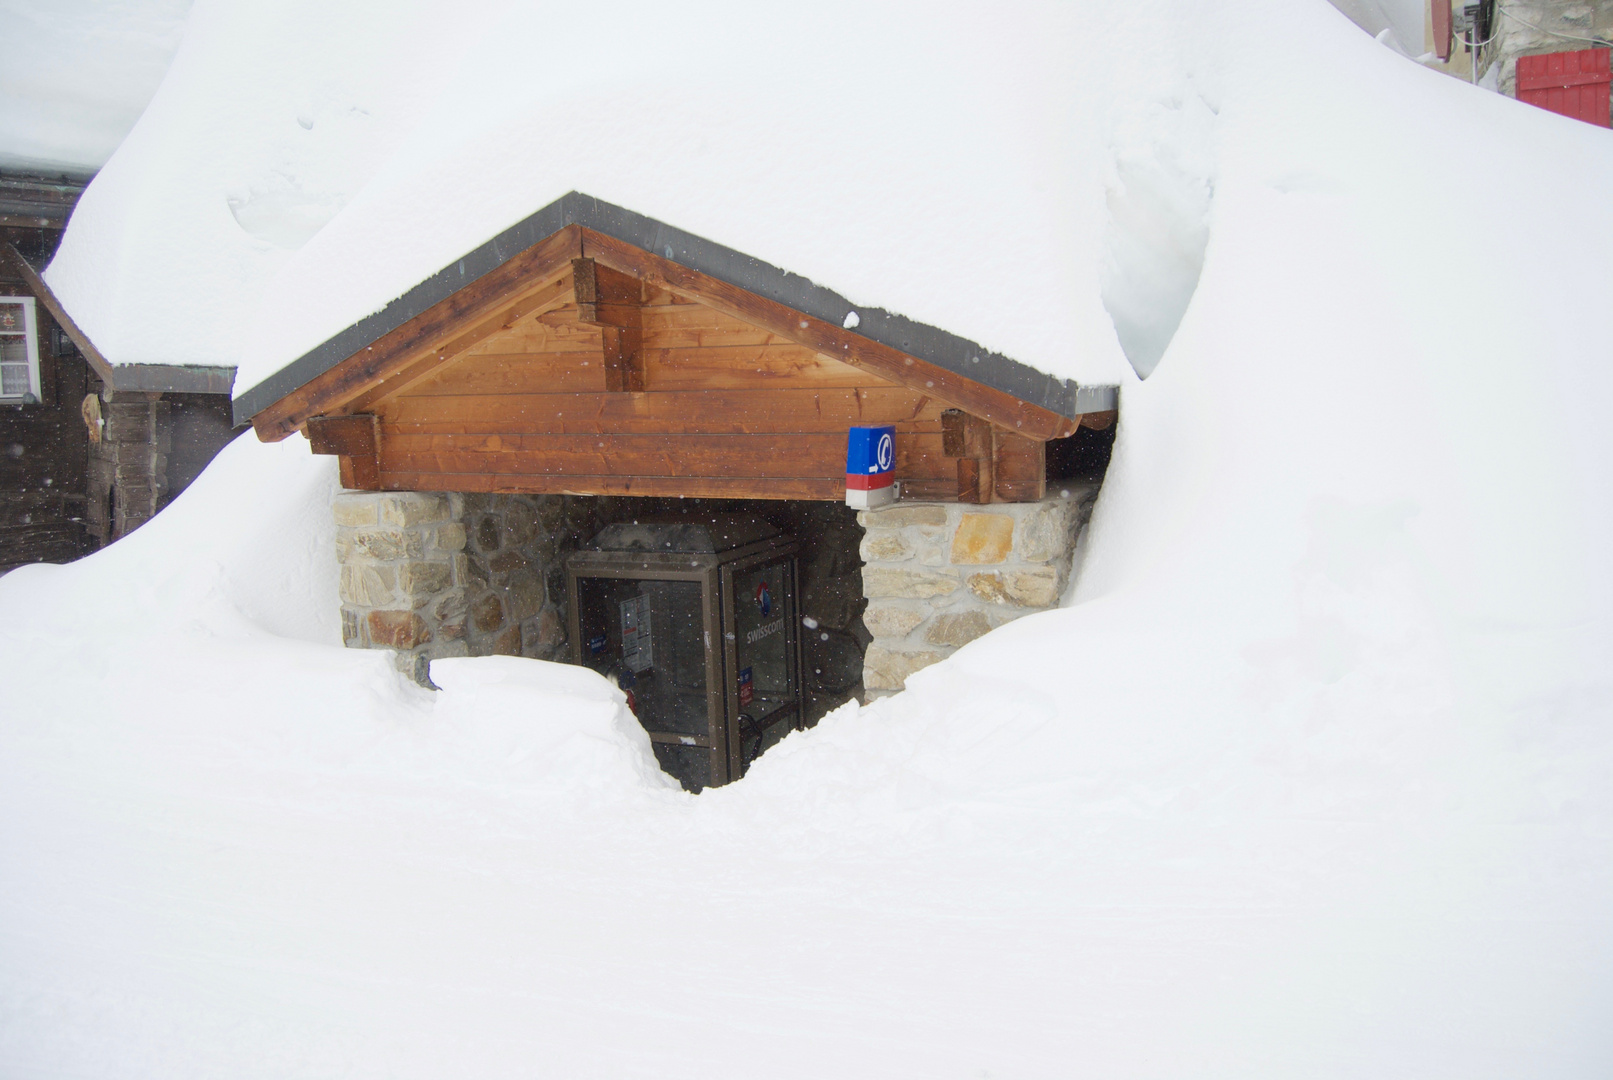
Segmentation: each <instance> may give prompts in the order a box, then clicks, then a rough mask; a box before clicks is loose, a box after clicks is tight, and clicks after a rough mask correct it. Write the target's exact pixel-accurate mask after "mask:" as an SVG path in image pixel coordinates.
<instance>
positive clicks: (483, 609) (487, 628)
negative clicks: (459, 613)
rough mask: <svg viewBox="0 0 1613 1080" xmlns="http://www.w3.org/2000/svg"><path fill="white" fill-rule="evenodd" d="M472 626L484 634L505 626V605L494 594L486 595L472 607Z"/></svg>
mask: <svg viewBox="0 0 1613 1080" xmlns="http://www.w3.org/2000/svg"><path fill="white" fill-rule="evenodd" d="M470 624H471V625H472V626H474V627H475V628H476V629H477V630H479V631H481V632H482V633H484V634H486V633H490V632H492V631H494V630H497V629H498V628H499V627H501V626H503V625H504V605H503V604H502V603H501V602H500V601H499V598H498V597H496V596H494V595H493V594H492V593H485V594H483V595H482V596H479V597H477V598H476V600H475V601H474V602H472V604H471V605H470Z"/></svg>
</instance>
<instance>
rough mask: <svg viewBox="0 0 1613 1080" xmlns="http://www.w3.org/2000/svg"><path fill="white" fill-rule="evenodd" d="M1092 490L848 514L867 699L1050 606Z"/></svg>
mask: <svg viewBox="0 0 1613 1080" xmlns="http://www.w3.org/2000/svg"><path fill="white" fill-rule="evenodd" d="M1097 493H1098V486H1097V484H1096V483H1091V484H1066V485H1062V486H1061V490H1060V492H1059V493H1058V494H1056V495H1054V496H1053V497H1051V498H1049V499H1046V500H1043V501H1042V502H1038V503H995V504H991V505H986V506H969V505H961V504H956V503H907V502H903V503H899V504H897V505H895V506H892V507H888V508H886V509H883V510H868V511H864V512H863V513H861V514H859V515H858V516H857V520H858V521H859V522H861V524H862V525H863V527H864V528H865V529H866V530H867V532H866V534H865V535H864V537H863V542H862V557H863V560H864V566H863V592H864V594H865V595H866V596H867V597H868V607H867V610H865V611H864V612H863V622H864V624H865V625H866V626H867V628H868V631H869V633H871V634H872V635H873V642H872V643H871V644H870V645H869V646H868V649H867V652H866V653H865V655H864V666H863V685H864V687H865V691H866V693H867V696H868V697H870V698H874V697H880V696H882V695H883V694H887V693H891V692H894V691H897V690H900V689H902V688H903V686H904V685H905V683H906V680H907V677H908V676H909V675H911V674H912V673H913V672H915V671H918V670H919V669H921V668H925V667H928V666H930V665H931V664H933V663H935V662H937V661H938V660H941V659H943V658H945V657H947V656H950V655H951V654H952V653H954V652H956V651H957V650H958V648H959V647H960V646H963V645H966V644H968V643H969V642H971V641H973V640H974V639H975V638H977V637H979V636H980V635H982V634H984V633H986V632H987V631H989V630H993V629H995V628H996V627H998V626H1001V625H1002V624H1003V623H1005V622H1009V621H1011V620H1013V619H1017V618H1020V617H1021V616H1024V615H1029V614H1031V613H1032V612H1035V611H1044V610H1046V609H1048V608H1052V607H1057V606H1058V602H1059V598H1060V597H1061V596H1063V595H1064V590H1065V587H1066V586H1067V585H1068V584H1069V580H1070V571H1071V565H1072V562H1073V558H1074V554H1075V543H1076V537H1077V535H1078V534H1079V533H1080V530H1081V527H1082V526H1083V525H1084V524H1086V521H1087V518H1088V517H1089V516H1090V515H1091V512H1092V503H1093V501H1094V500H1095V499H1096V498H1097Z"/></svg>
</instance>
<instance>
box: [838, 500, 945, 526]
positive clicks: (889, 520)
mask: <svg viewBox="0 0 1613 1080" xmlns="http://www.w3.org/2000/svg"><path fill="white" fill-rule="evenodd" d="M946 523H947V508H946V507H945V506H942V505H941V504H940V503H913V504H912V505H909V506H887V507H886V508H885V509H883V510H859V511H858V512H857V524H859V525H861V526H863V527H864V528H865V529H900V528H903V527H905V526H908V525H945V524H946Z"/></svg>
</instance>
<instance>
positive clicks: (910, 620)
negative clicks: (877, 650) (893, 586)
mask: <svg viewBox="0 0 1613 1080" xmlns="http://www.w3.org/2000/svg"><path fill="white" fill-rule="evenodd" d="M926 618H928V615H927V613H925V612H924V611H921V610H919V609H917V608H911V607H904V606H902V605H901V604H895V603H891V602H890V601H888V600H875V601H872V602H870V603H869V605H868V610H866V611H864V612H863V625H864V626H866V627H868V632H869V633H870V634H873V635H874V636H875V637H876V638H904V637H906V636H907V635H908V634H910V633H912V632H913V630H914V628H915V627H917V626H918V624H919V623H921V622H923V621H924V620H925V619H926Z"/></svg>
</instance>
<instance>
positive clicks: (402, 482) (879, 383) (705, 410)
mask: <svg viewBox="0 0 1613 1080" xmlns="http://www.w3.org/2000/svg"><path fill="white" fill-rule="evenodd" d="M580 314H581V313H580V312H579V305H578V304H577V302H576V301H575V300H574V299H567V300H564V301H557V302H555V303H552V304H546V305H543V306H542V307H541V309H539V310H535V311H534V312H532V313H530V314H528V315H526V316H523V317H521V318H520V319H517V320H515V321H514V322H512V323H510V324H509V325H508V326H504V327H502V328H500V329H498V330H496V331H495V332H493V333H491V334H488V335H487V336H485V337H483V338H482V339H480V340H478V341H477V342H475V343H474V344H471V345H469V346H467V347H465V348H464V349H463V350H462V351H461V352H460V353H459V354H458V355H457V357H456V358H454V359H450V360H446V361H445V362H440V363H438V364H437V365H436V366H434V367H432V368H431V369H430V370H429V372H426V373H423V374H421V373H416V374H415V375H414V377H412V378H411V379H410V380H409V381H408V382H407V383H400V384H399V385H398V386H397V388H396V389H394V390H392V392H390V393H388V394H386V395H384V396H382V397H380V398H378V399H375V400H373V401H371V402H368V404H369V405H370V407H371V409H372V411H373V412H374V413H375V414H376V415H377V417H378V418H379V445H380V476H379V484H380V486H381V487H382V488H386V489H416V488H418V489H425V490H462V491H507V492H525V493H555V492H574V493H581V494H630V493H631V494H643V495H668V494H674V495H675V494H681V495H686V496H691V497H745V498H758V497H761V498H790V499H834V500H837V499H840V498H841V497H843V495H844V491H845V453H846V442H845V432H846V429H847V428H848V427H849V426H851V425H852V424H886V423H888V424H894V425H895V426H896V429H897V440H896V446H897V454H896V475H897V477H898V478H899V479H901V480H903V481H904V482H920V483H922V484H923V485H924V488H925V490H927V491H930V492H931V493H932V497H935V496H936V495H939V497H946V498H956V496H957V480H956V463H955V462H953V461H952V460H951V459H949V458H948V457H947V456H946V454H945V453H944V451H943V447H942V439H941V413H942V410H943V409H944V408H946V407H947V406H946V405H945V403H943V402H941V401H939V400H938V399H935V398H933V397H931V396H929V395H926V394H923V393H920V392H917V391H915V390H913V389H911V388H909V387H905V386H899V385H895V384H893V383H890V382H887V381H885V380H883V379H881V378H879V377H877V376H874V375H871V374H870V373H869V372H868V371H866V370H863V369H861V368H858V367H854V366H852V365H850V364H846V363H842V362H841V361H839V360H836V359H834V358H832V357H827V356H823V355H822V354H819V353H816V352H814V351H813V350H811V349H808V348H806V347H804V346H802V345H799V344H797V343H795V342H793V341H789V340H787V339H785V338H782V337H780V336H778V335H776V334H773V333H771V332H769V331H767V330H762V329H758V328H757V327H754V326H751V325H749V324H748V323H745V322H743V321H742V320H740V319H737V318H734V317H733V316H730V315H727V314H724V313H722V312H719V311H716V310H714V309H712V308H709V307H706V306H705V305H703V304H700V303H696V302H692V301H689V300H687V299H686V298H682V297H678V296H676V295H674V294H673V293H671V292H670V291H668V290H665V289H660V288H655V287H646V289H645V293H644V296H643V306H642V308H641V309H640V311H639V314H640V320H641V327H642V342H641V345H640V347H641V349H642V354H641V355H642V369H641V370H642V379H643V386H644V389H643V390H642V391H631V390H629V391H623V390H611V389H607V385H608V383H609V382H610V380H609V377H608V376H609V371H608V369H607V365H606V359H607V358H606V353H605V343H604V339H603V334H604V333H605V332H608V330H602V328H601V327H600V326H598V325H592V324H589V323H586V322H584V321H582V319H581V317H580ZM596 317H597V316H596ZM1021 441H1022V442H1025V443H1032V442H1034V441H1033V440H1023V439H1022V440H1021ZM1035 445H1037V446H1040V444H1039V443H1036V444H1035Z"/></svg>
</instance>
